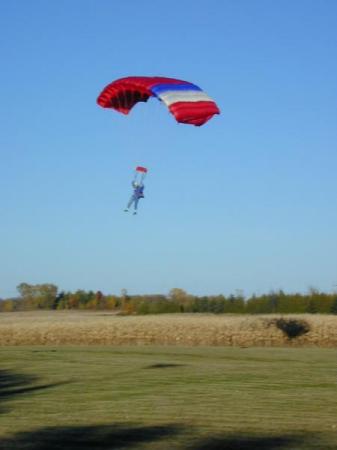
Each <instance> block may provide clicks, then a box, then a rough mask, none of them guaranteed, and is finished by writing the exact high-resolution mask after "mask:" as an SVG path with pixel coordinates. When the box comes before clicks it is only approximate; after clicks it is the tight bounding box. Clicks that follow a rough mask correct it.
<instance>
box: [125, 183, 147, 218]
mask: <svg viewBox="0 0 337 450" xmlns="http://www.w3.org/2000/svg"><path fill="white" fill-rule="evenodd" d="M132 187H133V194H132V195H131V197H130V200H129V203H128V204H127V207H126V209H124V211H125V212H128V211H129V209H130V208H131V206H132V205H133V208H134V210H133V214H134V215H136V214H137V210H138V202H139V200H140V199H141V198H144V189H145V186H144V184H143V183H142V182H140V183H137V182H136V181H133V182H132Z"/></svg>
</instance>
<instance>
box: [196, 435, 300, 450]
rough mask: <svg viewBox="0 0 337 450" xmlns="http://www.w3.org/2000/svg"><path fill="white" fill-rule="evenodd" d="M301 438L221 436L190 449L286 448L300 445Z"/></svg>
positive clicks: (249, 449)
mask: <svg viewBox="0 0 337 450" xmlns="http://www.w3.org/2000/svg"><path fill="white" fill-rule="evenodd" d="M301 440H302V439H301V438H300V437H297V436H293V437H292V436H270V437H265V436H254V437H250V436H231V437H228V436H224V437H221V436H220V437H216V438H210V439H205V440H203V441H201V442H199V443H198V444H197V445H196V446H194V447H191V448H190V449H189V450H286V449H287V448H289V446H291V448H294V445H295V444H296V445H297V444H298V445H300V444H301ZM303 444H304V443H303V440H302V445H303ZM296 448H297V447H296ZM298 448H301V449H302V448H303V449H304V448H305V447H303V446H302V447H298Z"/></svg>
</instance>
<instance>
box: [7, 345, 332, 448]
mask: <svg viewBox="0 0 337 450" xmlns="http://www.w3.org/2000/svg"><path fill="white" fill-rule="evenodd" d="M0 361H1V370H0V449H1V450H14V449H15V450H16V449H26V450H44V449H46V450H47V449H50V450H56V449H58V450H61V449H63V450H64V449H66V450H70V449H82V448H85V449H90V450H94V449H149V450H164V449H165V450H166V449H171V450H178V449H179V450H180V449H188V450H206V449H207V450H215V449H218V450H220V449H224V450H252V449H254V450H266V449H270V450H276V449H287V450H310V449H316V450H336V449H337V401H336V399H337V385H336V381H337V380H336V375H337V372H336V361H337V360H336V352H335V350H333V349H328V348H325V349H324V348H323V349H318V348H235V347H230V348H228V347H227V348H222V347H178V346H170V347H168V346H161V347H158V346H133V347H130V346H129V347H128V346H124V347H117V346H116V347H112V346H30V347H28V346H12V347H10V346H8V347H0Z"/></svg>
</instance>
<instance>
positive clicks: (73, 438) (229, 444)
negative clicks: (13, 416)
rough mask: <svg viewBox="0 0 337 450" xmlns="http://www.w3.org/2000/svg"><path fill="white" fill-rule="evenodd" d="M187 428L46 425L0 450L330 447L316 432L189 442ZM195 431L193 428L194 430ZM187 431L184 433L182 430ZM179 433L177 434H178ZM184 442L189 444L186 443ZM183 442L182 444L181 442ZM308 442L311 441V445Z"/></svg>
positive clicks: (9, 440)
mask: <svg viewBox="0 0 337 450" xmlns="http://www.w3.org/2000/svg"><path fill="white" fill-rule="evenodd" d="M191 431H192V432H193V429H192V430H191V429H187V428H186V427H184V426H179V425H174V424H173V425H163V426H137V425H120V424H116V425H105V426H83V427H48V428H43V429H40V430H36V431H31V432H21V433H17V434H16V435H15V436H13V437H12V438H7V439H0V450H73V449H74V450H79V449H84V450H89V449H90V450H117V449H121V450H123V449H133V450H137V449H139V448H140V447H141V448H151V449H156V450H174V449H175V448H179V449H185V450H287V449H289V450H290V449H292V450H294V449H297V450H310V449H318V448H319V449H323V448H324V449H325V450H332V449H335V448H336V447H335V446H334V445H332V446H329V445H328V446H326V445H324V444H323V445H320V440H319V437H318V436H308V435H306V436H300V435H297V436H296V435H295V436H269V437H268V436H256V435H254V436H249V435H248V436H247V435H246V436H245V435H240V436H239V435H238V436H233V435H231V436H228V435H224V436H221V435H220V436H217V437H214V438H206V439H201V440H198V437H197V434H196V433H194V436H195V438H194V439H195V443H194V444H192V445H191V444H190V443H191ZM195 431H197V430H195ZM186 432H188V434H187V435H185V433H186ZM179 435H180V436H179ZM187 442H188V443H189V444H187ZM184 443H185V446H184ZM311 444H312V445H311Z"/></svg>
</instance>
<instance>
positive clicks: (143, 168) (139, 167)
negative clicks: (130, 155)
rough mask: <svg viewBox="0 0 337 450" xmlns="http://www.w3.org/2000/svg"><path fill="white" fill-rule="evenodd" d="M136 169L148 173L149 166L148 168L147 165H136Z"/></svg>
mask: <svg viewBox="0 0 337 450" xmlns="http://www.w3.org/2000/svg"><path fill="white" fill-rule="evenodd" d="M136 171H137V172H143V173H147V168H146V167H141V166H138V167H136Z"/></svg>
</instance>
